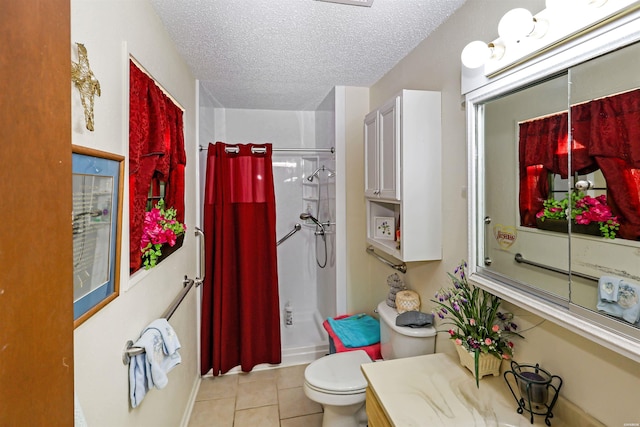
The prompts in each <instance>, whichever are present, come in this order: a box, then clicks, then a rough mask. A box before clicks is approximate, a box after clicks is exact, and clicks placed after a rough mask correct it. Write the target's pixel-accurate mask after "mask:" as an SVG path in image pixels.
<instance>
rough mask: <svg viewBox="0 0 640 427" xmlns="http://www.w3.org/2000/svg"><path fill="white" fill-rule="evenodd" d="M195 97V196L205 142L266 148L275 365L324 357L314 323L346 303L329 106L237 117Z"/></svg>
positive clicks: (323, 338)
mask: <svg viewBox="0 0 640 427" xmlns="http://www.w3.org/2000/svg"><path fill="white" fill-rule="evenodd" d="M199 98H200V99H199V106H200V108H199V119H198V123H199V135H200V136H199V146H200V151H199V157H198V160H199V170H200V179H199V181H200V185H201V188H200V192H199V194H200V195H202V192H203V189H204V176H203V175H204V171H205V170H206V154H204V153H206V147H207V146H208V144H209V142H216V141H222V142H226V143H229V144H234V143H236V144H237V143H257V144H260V143H271V144H272V146H273V155H272V160H273V176H274V187H275V188H274V190H275V197H276V236H277V239H278V241H279V242H278V243H279V244H278V248H277V257H278V286H279V298H280V309H281V312H280V313H281V315H280V318H281V322H280V328H281V341H282V366H285V365H292V364H300V363H308V362H310V361H312V360H315V359H317V358H318V357H321V356H323V355H325V354H326V353H328V349H329V345H328V339H327V334H326V332H325V330H324V328H323V327H322V322H323V321H324V320H325V319H326V318H327V317H330V316H335V315H337V314H341V313H337V310H338V307H340V306H341V305H343V304H344V299H345V298H346V297H345V296H344V295H339V292H338V291H337V285H336V283H337V278H336V231H339V230H340V224H336V202H337V200H336V182H339V180H340V179H341V177H340V176H339V174H336V172H335V171H336V160H335V154H334V150H333V147H334V146H335V136H334V135H335V132H333V131H332V126H333V122H334V116H335V113H334V111H333V108H332V105H329V106H328V107H326V108H323V109H322V110H321V111H320V110H319V111H271V110H240V109H224V108H219V107H218V106H216V105H215V100H214V99H213V98H212V97H211V96H209V95H208V94H207V93H206V92H205V91H203V90H201V91H200V93H199ZM330 101H331V100H330ZM324 104H325V105H326V104H327V103H326V102H325V103H324ZM329 104H331V102H329ZM342 179H344V178H343V177H342ZM201 200H202V197H201ZM201 205H202V202H201V201H200V206H201ZM285 237H286V238H285ZM342 293H343V292H342ZM340 301H342V302H340ZM285 310H286V311H287V312H288V313H287V312H285ZM287 315H290V320H291V322H290V323H291V324H289V325H285V318H286V317H287Z"/></svg>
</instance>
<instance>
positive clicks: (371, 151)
mask: <svg viewBox="0 0 640 427" xmlns="http://www.w3.org/2000/svg"><path fill="white" fill-rule="evenodd" d="M378 191H379V190H378V111H372V112H371V113H369V114H367V116H366V117H365V118H364V194H365V196H367V197H378Z"/></svg>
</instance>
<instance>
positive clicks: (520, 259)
mask: <svg viewBox="0 0 640 427" xmlns="http://www.w3.org/2000/svg"><path fill="white" fill-rule="evenodd" d="M514 259H515V261H516V262H517V263H520V264H528V265H532V266H534V267H538V268H542V269H545V270H549V271H553V272H556V273H560V274H565V275H567V276H568V275H569V274H571V275H572V276H576V277H582V278H583V279H588V280H593V281H594V282H597V281H598V280H600V279H598V278H597V277H593V276H589V275H588V274H582V273H578V272H577V271H572V272H571V273H569V272H568V271H566V270H562V269H560V268H556V267H551V266H550V265H544V264H540V263H537V262H535V261H529V260H528V259H525V258H524V257H523V256H522V254H521V253H517V254H516V255H515V257H514Z"/></svg>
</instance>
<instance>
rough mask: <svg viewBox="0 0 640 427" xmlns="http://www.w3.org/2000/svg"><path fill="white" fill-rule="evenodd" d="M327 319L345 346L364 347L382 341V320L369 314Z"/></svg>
mask: <svg viewBox="0 0 640 427" xmlns="http://www.w3.org/2000/svg"><path fill="white" fill-rule="evenodd" d="M327 320H328V321H329V324H330V325H331V329H333V332H334V333H335V334H336V335H337V336H338V337H339V338H340V341H342V343H343V344H344V345H345V347H351V348H353V347H364V346H367V345H371V344H375V343H377V342H380V322H378V320H377V319H374V318H373V317H371V316H369V315H368V314H364V313H363V314H355V315H353V316H349V317H344V318H342V319H337V320H336V319H332V318H329V319H327Z"/></svg>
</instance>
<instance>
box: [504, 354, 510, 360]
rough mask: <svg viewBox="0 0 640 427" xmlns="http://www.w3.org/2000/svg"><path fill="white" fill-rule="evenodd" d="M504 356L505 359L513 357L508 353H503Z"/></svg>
mask: <svg viewBox="0 0 640 427" xmlns="http://www.w3.org/2000/svg"><path fill="white" fill-rule="evenodd" d="M502 358H503V359H505V360H509V359H511V357H510V356H509V355H508V354H506V353H502Z"/></svg>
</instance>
